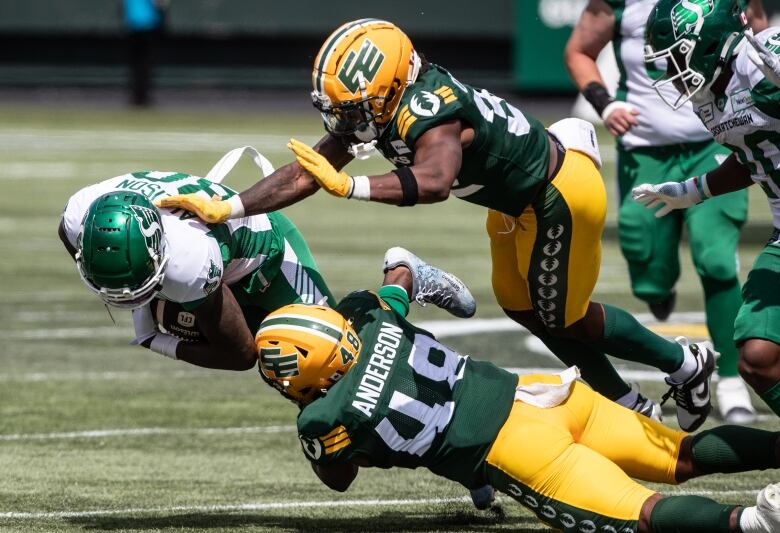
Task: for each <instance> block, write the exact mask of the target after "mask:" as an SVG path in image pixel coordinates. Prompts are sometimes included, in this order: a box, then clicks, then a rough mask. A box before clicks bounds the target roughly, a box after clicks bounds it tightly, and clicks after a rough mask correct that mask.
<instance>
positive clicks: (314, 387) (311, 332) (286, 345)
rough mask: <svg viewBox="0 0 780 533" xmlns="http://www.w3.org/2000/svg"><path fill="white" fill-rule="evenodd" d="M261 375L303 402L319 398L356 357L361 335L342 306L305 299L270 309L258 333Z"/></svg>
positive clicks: (257, 343)
mask: <svg viewBox="0 0 780 533" xmlns="http://www.w3.org/2000/svg"><path fill="white" fill-rule="evenodd" d="M255 345H256V346H257V353H258V356H259V360H260V364H259V370H260V375H261V376H262V378H263V379H264V380H265V381H266V382H268V384H269V385H271V386H273V387H274V388H276V389H277V390H279V392H281V393H282V395H284V396H285V397H287V398H289V399H290V400H292V401H293V402H295V403H297V404H298V405H306V404H308V403H311V402H312V401H314V400H316V399H317V398H318V397H319V396H321V395H322V393H323V392H324V391H325V390H327V389H329V388H330V387H332V386H333V385H334V384H335V383H336V382H337V381H338V380H339V379H341V377H342V376H343V375H344V374H346V372H347V371H348V370H349V369H350V368H351V367H352V365H353V364H355V361H357V358H358V354H359V353H360V339H359V338H358V336H357V334H356V333H355V330H354V329H353V328H352V326H351V325H350V324H349V322H347V320H346V319H345V318H344V317H343V316H341V315H340V314H339V313H338V312H337V311H334V310H333V309H330V308H328V307H322V306H318V305H306V304H291V305H285V306H284V307H281V308H279V309H277V310H276V311H274V312H273V313H271V314H269V315H268V316H267V317H266V318H265V320H263V322H262V323H261V324H260V329H258V331H257V335H255Z"/></svg>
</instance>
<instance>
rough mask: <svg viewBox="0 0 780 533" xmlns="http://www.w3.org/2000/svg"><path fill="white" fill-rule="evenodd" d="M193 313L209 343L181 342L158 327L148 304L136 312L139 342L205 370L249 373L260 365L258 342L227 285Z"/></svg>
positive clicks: (134, 320)
mask: <svg viewBox="0 0 780 533" xmlns="http://www.w3.org/2000/svg"><path fill="white" fill-rule="evenodd" d="M193 313H194V314H195V318H196V320H197V322H198V325H199V327H200V329H201V331H202V332H203V334H204V335H205V337H206V338H207V339H208V340H207V341H198V342H181V341H179V339H177V338H176V337H174V336H172V335H168V334H167V333H161V332H160V331H159V330H157V329H156V327H155V326H154V322H153V321H152V316H151V312H150V310H149V307H148V304H147V305H146V306H144V307H142V308H138V309H134V310H133V323H134V325H135V333H136V340H135V341H134V344H140V345H141V346H144V347H145V348H149V349H150V350H152V351H155V352H157V353H160V354H162V355H165V356H166V357H170V358H172V359H179V360H182V361H186V362H188V363H191V364H193V365H197V366H202V367H205V368H218V369H222V370H249V369H250V368H252V367H253V366H254V365H255V363H256V362H257V352H256V350H255V343H254V338H253V337H252V335H251V333H250V332H249V329H248V328H247V326H246V322H245V321H244V315H243V313H242V312H241V308H240V307H239V306H238V302H236V299H235V297H234V296H233V293H231V292H230V289H229V288H228V287H227V285H221V286H220V288H219V289H218V290H216V291H214V292H213V293H212V294H211V295H209V297H208V298H207V299H206V301H205V302H203V303H202V304H201V305H200V306H198V307H197V308H196V309H195V310H194V311H193Z"/></svg>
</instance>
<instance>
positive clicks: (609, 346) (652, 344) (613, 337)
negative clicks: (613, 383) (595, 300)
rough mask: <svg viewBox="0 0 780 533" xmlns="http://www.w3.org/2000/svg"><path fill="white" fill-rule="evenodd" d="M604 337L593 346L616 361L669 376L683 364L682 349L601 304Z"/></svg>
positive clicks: (621, 313)
mask: <svg viewBox="0 0 780 533" xmlns="http://www.w3.org/2000/svg"><path fill="white" fill-rule="evenodd" d="M603 306H604V336H603V338H602V339H601V340H598V341H595V342H593V343H592V345H593V347H594V348H596V349H597V350H600V351H602V352H605V353H608V354H609V355H612V356H614V357H618V358H620V359H626V360H628V361H635V362H637V363H644V364H646V365H650V366H654V367H655V368H658V369H660V370H663V371H664V372H666V373H667V374H671V373H672V372H674V371H675V370H677V369H679V368H680V367H681V366H682V364H683V349H682V346H680V345H679V344H677V343H675V342H671V341H668V340H666V339H664V338H663V337H660V336H658V335H656V334H655V333H653V332H652V331H650V330H649V329H647V328H645V327H644V326H643V325H642V324H640V323H639V322H637V320H636V318H634V317H633V316H632V315H631V314H629V313H627V312H626V311H623V310H622V309H618V308H617V307H612V306H611V305H606V304H603Z"/></svg>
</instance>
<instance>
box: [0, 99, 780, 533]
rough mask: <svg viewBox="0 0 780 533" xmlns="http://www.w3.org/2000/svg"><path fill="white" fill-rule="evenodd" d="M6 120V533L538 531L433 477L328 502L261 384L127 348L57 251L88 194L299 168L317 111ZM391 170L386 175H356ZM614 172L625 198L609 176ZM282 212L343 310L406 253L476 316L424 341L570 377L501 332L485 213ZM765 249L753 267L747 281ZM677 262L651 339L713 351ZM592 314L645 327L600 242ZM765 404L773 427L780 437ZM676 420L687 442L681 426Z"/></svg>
mask: <svg viewBox="0 0 780 533" xmlns="http://www.w3.org/2000/svg"><path fill="white" fill-rule="evenodd" d="M0 116H1V117H2V120H0V169H1V170H0V183H1V184H2V186H3V191H4V194H2V195H0V258H1V259H0V279H2V298H0V346H1V348H0V531H3V532H5V531H41V532H44V531H45V532H49V531H115V532H124V531H128V532H130V531H209V532H215V533H216V532H223V531H224V532H227V531H356V532H357V531H393V532H396V531H398V532H400V531H498V530H512V531H536V530H541V529H543V527H542V526H539V525H537V523H536V521H535V519H534V518H533V516H532V515H531V514H530V513H528V512H526V511H525V510H523V509H522V508H521V507H520V506H519V505H518V504H516V503H514V502H512V501H510V500H508V499H506V498H502V499H500V500H499V505H500V509H494V510H493V511H490V512H479V511H476V510H474V509H473V508H472V506H471V504H470V502H469V501H468V500H467V499H466V497H467V493H466V491H465V489H463V488H462V487H459V486H458V485H456V484H454V483H452V482H449V481H446V480H444V479H441V478H437V477H435V476H433V475H432V474H430V473H428V472H427V471H423V470H417V471H403V470H400V469H396V470H390V471H384V470H379V469H363V470H362V471H361V473H360V475H359V476H358V479H357V480H356V482H355V483H354V484H353V486H352V487H351V488H350V490H349V491H348V492H346V493H343V494H341V493H335V492H332V491H330V490H328V489H327V488H325V487H324V486H323V485H321V484H320V483H319V481H318V480H317V479H316V477H315V476H314V474H313V473H312V471H311V469H310V468H309V466H308V464H307V462H306V461H305V459H304V456H303V454H302V452H301V449H300V446H299V444H298V440H297V437H296V433H295V431H294V423H295V415H296V408H295V407H294V406H292V404H289V402H286V401H285V400H284V399H283V398H282V397H281V396H279V395H278V393H276V392H275V391H273V390H272V389H270V388H269V387H267V386H266V385H265V384H264V383H263V382H262V381H261V380H260V379H259V378H258V377H257V375H256V372H255V371H247V372H241V373H231V372H225V371H211V370H205V369H200V368H197V367H193V366H190V365H187V364H186V363H183V362H178V361H171V360H169V359H166V358H164V357H162V356H160V355H157V354H154V353H152V352H150V351H148V350H144V349H141V348H138V347H132V346H130V345H129V341H130V339H131V338H132V337H133V334H132V327H131V324H130V320H129V314H128V313H125V312H120V311H116V312H114V318H115V320H116V324H114V323H113V321H112V319H111V318H110V317H109V315H108V314H107V312H106V311H105V309H104V308H103V306H102V305H101V304H100V303H99V301H98V299H97V298H95V296H94V295H93V294H92V293H91V292H90V291H88V290H87V289H86V288H85V287H84V286H83V285H82V283H81V281H80V280H79V277H78V274H77V272H76V269H75V267H74V265H73V262H72V261H71V260H70V258H69V256H68V255H67V254H66V252H65V250H64V249H63V247H62V246H61V244H60V242H59V240H58V238H57V234H56V232H57V225H58V223H59V215H60V212H61V209H62V207H63V205H64V204H65V202H66V200H67V198H68V197H69V195H70V194H72V193H73V192H75V191H76V190H77V189H78V188H80V187H83V186H85V185H87V184H90V183H93V182H96V181H100V180H102V179H106V178H108V177H112V176H115V175H119V174H123V173H125V172H128V171H138V170H152V169H153V170H175V171H181V172H190V173H194V174H199V175H204V174H205V173H206V172H207V171H208V170H209V169H210V168H211V165H212V164H213V163H215V162H216V161H217V160H218V159H219V157H220V156H221V155H222V154H223V153H224V152H226V151H227V150H229V149H231V148H234V147H237V146H242V145H247V144H249V145H253V146H255V147H256V148H258V149H259V150H260V151H261V152H262V153H264V154H265V155H267V156H268V157H269V158H270V159H271V161H272V162H273V163H274V164H276V165H280V164H283V163H285V162H287V161H288V160H289V154H288V153H287V150H286V149H285V148H284V144H285V142H286V140H287V139H288V138H289V137H291V136H295V137H297V138H299V139H301V140H303V141H306V142H314V141H316V139H317V138H318V137H319V136H320V131H321V126H320V124H319V121H318V120H317V116H316V113H314V112H312V113H310V114H303V115H300V114H281V113H279V114H275V113H270V112H264V113H260V112H243V113H241V112H231V111H219V112H217V111H209V112H202V111H201V112H198V111H197V110H190V111H183V110H162V111H148V112H142V113H139V112H131V111H125V110H121V109H92V110H89V109H79V108H63V109H55V108H40V107H36V108H33V107H16V108H11V107H0ZM543 118H544V117H543ZM550 118H556V117H550ZM603 142H605V143H607V142H608V140H607V138H606V137H604V139H603ZM609 154H611V152H609ZM606 155H607V159H608V160H610V159H612V158H610V157H609V155H608V154H606ZM387 168H388V166H387V164H386V163H384V162H383V161H380V160H378V159H371V160H369V161H367V162H360V163H356V164H353V165H352V166H351V167H350V169H351V171H353V173H357V174H364V173H370V172H376V171H379V170H384V169H387ZM604 173H605V176H606V179H607V180H608V191H609V192H610V193H612V191H614V186H613V184H612V178H611V176H612V173H613V166H612V164H611V163H608V164H607V168H606V169H605V172H604ZM258 177H259V175H258V172H257V170H256V169H255V168H254V167H253V166H252V165H251V164H250V163H248V162H243V163H241V164H239V166H238V167H237V168H236V170H235V171H234V173H232V174H230V175H229V176H228V177H227V178H226V180H225V183H227V184H228V185H230V186H232V187H233V188H236V189H243V188H245V187H246V186H248V185H249V184H251V183H253V182H254V181H255V180H256V179H257V178H258ZM751 199H752V201H751V206H752V207H754V209H753V214H752V215H751V217H752V218H753V219H754V220H757V221H759V222H762V223H766V221H767V219H768V216H767V208H766V205H765V204H766V202H765V200H763V199H762V198H761V194H760V192H759V191H751ZM613 200H614V199H612V198H611V201H610V214H609V217H608V219H609V220H610V221H614V213H615V206H614V201H613ZM286 212H287V213H288V214H289V216H290V217H291V218H292V219H293V220H294V221H295V223H296V224H297V225H298V226H299V228H300V229H301V230H302V232H303V233H304V235H305V236H306V238H307V240H308V242H309V244H310V246H311V248H312V251H313V252H314V255H315V258H316V259H317V261H318V263H319V266H320V268H321V270H322V272H323V274H324V276H325V278H326V280H327V281H328V282H329V284H330V286H331V288H332V289H333V291H334V293H335V294H336V296H337V297H341V296H343V295H345V294H346V293H348V292H349V291H351V290H353V289H358V288H375V287H376V286H377V284H378V283H379V282H380V281H381V272H380V267H381V261H382V256H383V253H384V251H385V249H387V248H388V247H389V246H392V245H396V244H397V245H402V246H405V247H408V248H410V249H412V250H414V251H415V252H416V253H418V254H419V255H421V256H422V257H424V258H425V259H427V260H429V261H430V262H433V263H435V264H438V265H439V266H442V267H444V268H446V269H449V270H451V271H453V272H455V273H456V274H457V275H459V276H460V277H461V278H462V279H463V280H464V281H465V282H466V283H467V284H468V285H469V286H470V287H471V289H472V291H473V292H474V295H475V296H476V298H477V301H478V306H479V307H478V313H477V317H476V318H475V319H474V320H472V321H462V322H460V323H458V322H453V321H449V320H448V318H449V315H447V314H445V313H442V312H440V311H439V310H437V309H431V308H430V306H429V307H428V308H425V309H419V308H417V309H414V310H413V313H412V318H413V320H415V321H436V322H434V323H430V322H429V323H428V324H427V325H428V326H429V327H430V328H431V329H432V330H434V331H436V332H439V334H440V338H441V339H442V340H443V341H444V342H445V343H448V344H450V345H451V346H453V347H454V348H456V349H458V350H459V351H461V352H462V353H467V354H470V355H472V356H473V357H477V358H486V359H490V360H493V361H495V362H496V363H498V364H501V365H502V366H505V367H512V368H525V369H527V368H558V367H559V366H560V365H559V364H558V363H557V362H556V361H555V360H554V359H553V358H551V356H550V355H549V354H548V353H546V352H545V350H543V349H542V348H541V347H539V345H538V343H536V342H534V341H533V339H532V338H530V337H529V336H528V335H526V334H525V332H523V331H521V330H520V329H519V328H515V327H511V325H510V326H509V327H507V323H506V321H504V320H501V317H502V314H501V311H500V309H499V308H498V307H497V306H496V304H495V303H494V301H493V297H492V293H491V288H490V261H489V255H488V242H487V238H486V236H485V234H484V230H483V227H484V217H485V212H484V209H482V208H479V207H477V206H472V205H470V204H467V203H465V202H463V201H460V200H458V199H455V198H452V199H450V200H449V201H447V202H444V203H442V204H438V205H431V206H418V207H415V208H403V209H399V208H395V207H387V206H381V205H378V204H367V203H360V202H348V201H345V200H338V199H335V198H333V197H330V196H328V195H327V194H325V193H322V192H320V193H318V194H317V195H315V196H314V197H312V198H310V199H308V200H306V201H305V202H303V203H301V204H299V205H296V206H293V207H292V208H290V209H288V210H286ZM759 250H760V247H759V246H758V245H746V246H743V247H742V249H741V250H740V256H741V269H742V279H743V280H744V277H745V274H746V273H747V270H748V269H749V267H750V264H751V263H752V261H753V259H754V257H755V256H756V254H757V253H758V251H759ZM681 256H682V262H683V274H682V278H681V280H680V282H679V284H678V292H679V299H678V310H679V311H680V313H679V314H677V315H673V317H672V319H671V320H670V322H669V323H667V324H664V325H663V326H657V325H654V326H653V327H657V328H658V330H659V331H661V332H662V333H664V334H667V335H670V336H674V335H677V334H686V335H689V336H691V337H694V338H703V337H704V336H706V331H705V330H704V327H703V325H702V319H701V309H702V302H701V294H700V288H699V284H698V280H697V279H696V276H695V272H694V270H693V268H692V266H691V263H690V259H689V256H688V253H687V250H683V251H682V253H681ZM768 290H770V289H768ZM771 290H774V288H772V289H771ZM596 299H597V300H599V301H604V302H608V303H612V304H616V305H620V306H623V307H625V308H627V309H629V310H631V311H633V312H636V313H645V312H646V308H645V307H644V306H643V305H642V304H641V302H639V301H637V300H635V299H634V298H633V297H632V296H631V295H630V292H629V290H628V277H627V273H626V268H625V264H624V262H623V259H622V257H621V256H620V252H619V249H618V247H617V244H616V243H615V242H612V241H606V242H605V243H604V262H603V266H602V275H601V279H600V281H599V284H598V286H597V295H596ZM641 316H642V317H643V320H645V319H646V315H641ZM442 320H447V322H444V323H442V322H440V321H442ZM475 320H480V322H475ZM467 327H472V328H473V330H469V331H471V332H469V331H467V330H466V328H467ZM619 366H620V368H621V369H623V370H625V371H626V372H628V373H629V375H630V376H632V379H634V378H635V379H637V380H639V381H641V385H642V390H643V392H645V393H646V394H647V395H649V396H651V397H653V398H656V399H658V398H660V396H661V394H662V393H663V392H664V387H663V386H662V383H660V382H659V381H658V376H657V374H656V373H653V372H650V371H649V370H651V369H647V368H640V367H638V366H637V365H631V364H623V363H619ZM642 371H647V372H642ZM756 405H757V407H758V408H759V410H760V412H761V414H762V415H763V416H762V420H761V422H760V423H759V425H760V426H761V427H765V428H773V429H775V430H778V429H780V423H778V421H777V419H776V418H774V417H773V416H770V414H769V412H768V410H767V408H766V407H765V406H764V404H763V403H761V402H760V401H758V400H756ZM667 407H668V406H667ZM665 414H666V417H667V420H668V421H670V423H672V424H673V422H672V421H673V418H674V415H673V413H672V411H666V413H665ZM717 423H719V422H718V421H717V420H712V421H710V422H708V426H707V427H709V426H711V425H714V424H717ZM777 474H778V473H777V472H765V473H751V474H744V475H732V476H711V477H708V478H702V479H700V480H696V481H694V482H690V483H687V484H685V485H683V486H680V487H668V488H664V492H666V493H681V492H692V493H696V494H704V495H711V496H713V497H715V498H717V499H719V500H723V501H728V502H735V503H751V502H752V501H754V497H755V492H756V491H757V490H758V489H760V488H762V487H763V486H764V485H766V484H767V483H769V482H770V481H778V475H777Z"/></svg>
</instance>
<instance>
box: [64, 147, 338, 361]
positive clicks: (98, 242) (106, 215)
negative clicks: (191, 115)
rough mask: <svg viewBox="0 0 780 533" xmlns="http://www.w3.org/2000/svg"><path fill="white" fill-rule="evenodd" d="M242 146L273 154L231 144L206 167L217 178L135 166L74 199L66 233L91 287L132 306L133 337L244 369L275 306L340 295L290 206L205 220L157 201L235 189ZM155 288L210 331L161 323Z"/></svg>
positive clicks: (184, 356) (190, 357) (173, 353)
mask: <svg viewBox="0 0 780 533" xmlns="http://www.w3.org/2000/svg"><path fill="white" fill-rule="evenodd" d="M241 154H246V155H250V156H252V157H253V159H254V160H255V161H256V162H264V163H267V161H265V159H264V158H262V160H261V159H260V158H261V157H262V156H260V155H259V154H258V153H257V152H256V151H255V150H254V149H253V148H249V147H244V148H239V149H236V150H233V151H231V152H229V153H228V154H226V155H225V157H223V159H222V160H221V161H220V162H219V163H217V165H216V166H215V170H214V171H212V172H210V173H209V174H208V175H209V176H210V177H211V178H212V179H206V178H201V177H198V176H192V175H189V174H183V173H178V172H159V171H149V172H135V173H131V174H124V175H122V176H117V177H114V178H110V179H107V180H104V181H102V182H100V183H97V184H94V185H90V186H88V187H84V188H83V189H81V190H79V191H78V192H77V193H75V194H74V195H72V196H71V198H70V199H69V201H68V203H67V205H66V207H65V210H64V212H63V215H62V220H61V222H60V229H59V234H60V238H61V240H62V242H63V244H64V245H65V247H66V249H67V250H68V252H69V253H70V254H71V255H72V256H73V258H74V259H75V260H76V264H77V266H78V271H79V274H80V275H81V279H82V281H84V283H85V284H86V285H87V287H89V288H90V289H91V290H92V291H93V292H95V293H96V294H97V295H98V296H99V297H100V298H101V299H102V300H103V301H104V302H105V303H106V304H107V305H111V306H114V307H119V308H124V309H132V310H133V322H134V325H135V329H136V341H135V343H137V344H140V345H142V346H144V347H146V348H149V349H151V350H153V351H155V352H158V353H161V354H162V355H165V356H167V357H171V358H173V359H180V360H184V361H187V362H189V363H192V364H196V365H199V366H205V367H210V368H224V369H230V370H246V369H249V368H252V367H253V366H254V365H255V364H256V362H257V353H256V351H255V349H254V342H253V334H254V332H255V331H256V329H257V326H258V325H259V324H260V321H261V320H262V319H263V318H264V317H265V315H267V314H268V313H269V312H270V311H273V310H274V309H276V308H278V307H280V306H282V305H286V304H289V303H295V302H304V303H320V304H323V305H333V304H334V303H335V301H334V299H333V296H332V295H331V293H330V291H329V290H328V287H327V285H326V284H325V281H324V279H323V278H322V276H321V275H320V273H319V270H318V269H317V265H316V263H315V262H314V258H313V257H312V255H311V252H310V251H309V248H308V246H307V245H306V241H305V240H304V238H303V236H302V235H301V233H300V232H299V231H298V229H297V228H296V227H295V226H294V225H293V223H292V222H291V221H290V220H289V219H287V218H286V217H285V216H284V215H283V214H281V213H269V214H267V215H265V214H263V215H256V216H252V217H243V218H240V219H235V220H231V221H230V222H228V223H225V224H210V225H207V224H204V223H203V222H201V221H200V220H197V219H196V218H193V217H192V215H191V214H190V213H187V212H186V211H181V210H179V211H174V210H171V209H158V208H156V207H155V206H154V205H152V203H151V202H152V200H153V199H156V198H163V197H166V196H170V195H173V194H180V193H182V192H189V193H195V194H200V195H203V196H204V197H206V198H211V197H212V196H214V195H216V196H217V197H220V198H228V197H230V196H232V195H234V194H235V192H234V191H232V190H231V189H230V188H229V187H227V186H225V185H223V184H221V183H220V182H221V179H222V177H224V174H226V173H227V172H228V171H229V170H230V169H231V168H232V166H233V164H235V162H236V161H237V160H238V158H239V157H240V155H241ZM258 164H259V163H258ZM268 167H270V163H267V167H266V169H265V170H266V171H267V172H271V171H272V170H273V169H269V168H268ZM215 171H216V172H217V173H216V174H215ZM155 297H157V298H159V299H162V300H165V301H168V302H175V303H178V304H180V305H181V307H183V309H184V310H185V311H184V312H186V313H188V314H187V316H186V317H185V318H186V319H187V320H192V318H191V317H193V316H194V321H195V322H194V324H193V326H192V327H193V328H196V329H197V330H199V331H200V332H201V333H202V334H203V336H204V337H205V339H198V340H197V341H196V342H184V341H183V340H182V339H180V338H179V337H177V336H175V335H172V334H170V333H168V332H165V331H160V330H159V328H157V327H156V326H155V323H154V321H153V319H152V310H151V308H150V302H151V300H152V299H153V298H155ZM158 313H159V309H158Z"/></svg>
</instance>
